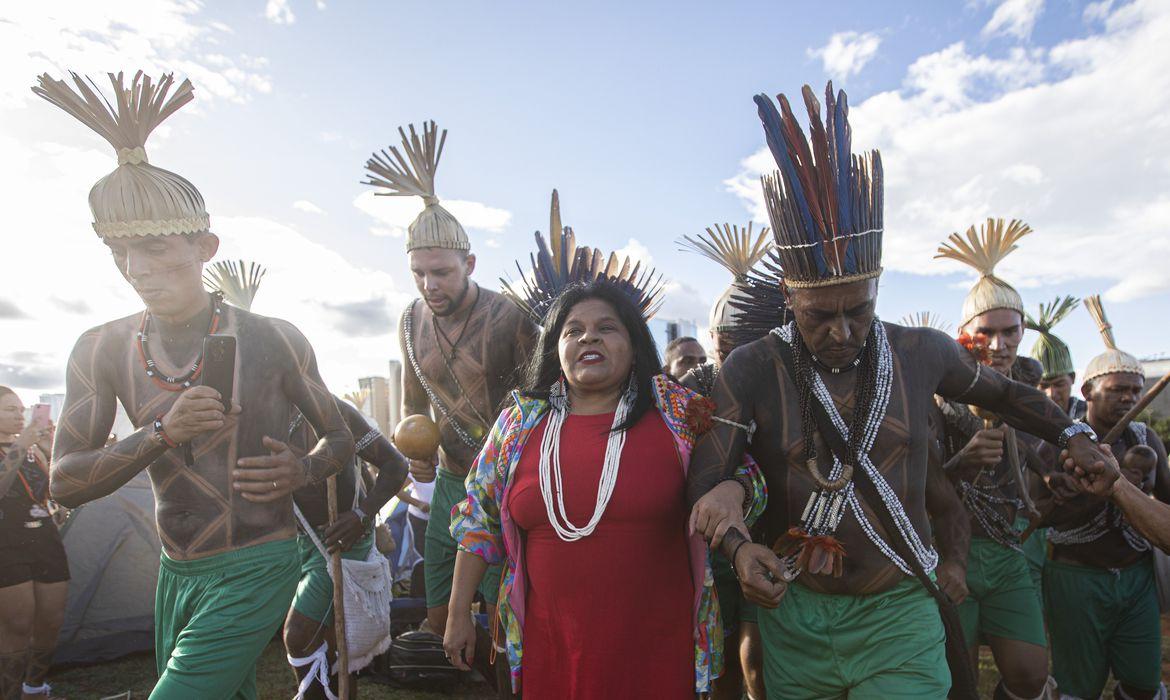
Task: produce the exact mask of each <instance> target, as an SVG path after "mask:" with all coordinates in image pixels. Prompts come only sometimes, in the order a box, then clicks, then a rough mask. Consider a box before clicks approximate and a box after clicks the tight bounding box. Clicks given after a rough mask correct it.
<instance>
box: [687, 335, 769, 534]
mask: <svg viewBox="0 0 1170 700" xmlns="http://www.w3.org/2000/svg"><path fill="white" fill-rule="evenodd" d="M763 350H764V348H763V347H762V341H759V342H756V343H752V344H750V345H747V346H744V347H742V348H737V349H736V350H734V351H733V352H732V353H731V354H730V355H728V357H727V361H726V362H724V364H723V368H722V369H721V370H720V371H719V375H718V376H717V377H716V378H715V389H714V391H713V392H712V395H711V398H712V400H713V401H714V402H715V415H716V416H719V417H720V418H724V419H726V420H729V421H733V422H735V423H739V424H740V425H749V424H750V423H751V421H752V420H753V419H754V418H755V392H756V387H758V386H759V384H760V377H759V373H758V371H757V364H758V362H759V359H760V357H761V353H762V352H763ZM778 428H779V427H778V426H777V429H778ZM746 449H747V432H746V431H745V430H743V429H742V428H739V427H737V426H734V425H728V424H727V423H724V422H723V421H714V424H713V427H712V428H711V430H710V431H708V432H707V433H706V434H705V435H703V436H702V437H700V438H699V440H698V442H697V443H696V444H695V449H694V451H693V452H692V453H691V464H690V467H689V469H688V471H687V500H688V502H689V504H690V505H692V506H693V505H694V504H695V503H696V502H697V501H698V500H699V499H700V498H702V497H703V495H704V494H706V493H707V492H708V491H710V490H711V488H712V487H714V486H715V484H716V483H717V482H718V481H719V480H720V479H722V478H723V477H725V476H731V475H732V473H734V471H735V469H736V466H737V465H739V464H742V463H743V453H744V450H746ZM775 497H777V498H784V495H783V494H777V495H776V496H775ZM724 547H727V543H726V541H725V542H724Z"/></svg>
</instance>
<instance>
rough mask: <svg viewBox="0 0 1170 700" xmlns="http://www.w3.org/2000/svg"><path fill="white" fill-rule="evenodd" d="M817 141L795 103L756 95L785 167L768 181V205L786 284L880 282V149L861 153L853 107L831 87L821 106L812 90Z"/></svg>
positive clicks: (809, 98) (809, 104)
mask: <svg viewBox="0 0 1170 700" xmlns="http://www.w3.org/2000/svg"><path fill="white" fill-rule="evenodd" d="M803 95H804V104H805V108H806V109H807V111H808V122H809V137H808V139H807V140H806V139H805V136H804V132H803V131H802V130H801V128H800V124H798V123H797V121H796V117H795V116H794V115H793V114H792V110H791V109H790V107H789V105H788V98H786V97H785V96H784V95H782V94H781V95H777V100H778V101H779V102H780V110H779V111H777V109H776V105H775V104H773V102H772V100H770V99H769V98H768V96H767V95H756V97H755V101H756V105H757V106H758V108H759V114H760V121H761V122H763V125H764V135H765V136H766V138H767V142H768V148H769V149H770V150H771V151H772V157H773V158H775V159H776V165H777V166H778V167H779V169H778V170H777V171H776V172H775V173H773V174H772V175H765V176H764V177H763V178H762V180H763V185H764V201H765V203H766V204H767V206H768V217H769V218H770V219H771V222H772V232H773V235H774V236H775V239H776V259H777V261H778V262H779V266H780V268H782V270H783V276H784V284H785V285H786V286H788V287H792V288H801V287H823V286H828V285H834V284H845V283H847V282H853V281H856V280H862V279H870V278H873V277H877V276H878V275H880V274H881V272H882V159H881V154H879V153H878V152H877V151H876V150H875V151H870V152H869V153H866V154H862V155H855V154H853V152H852V151H851V148H852V132H851V130H850V128H849V103H848V98H847V97H846V95H845V91H844V90H842V91H840V92H839V93H837V96H836V98H834V96H833V83H832V82H830V83H829V84H828V86H827V87H826V88H825V121H824V123H822V122H821V105H820V103H819V102H817V98H816V96H815V95H814V94H813V91H812V89H811V88H810V87H809V86H807V85H805V86H804V90H803Z"/></svg>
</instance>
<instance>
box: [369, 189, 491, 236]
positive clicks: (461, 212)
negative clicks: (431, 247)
mask: <svg viewBox="0 0 1170 700" xmlns="http://www.w3.org/2000/svg"><path fill="white" fill-rule="evenodd" d="M441 203H442V205H443V208H444V209H446V210H447V211H449V212H451V215H452V216H454V217H455V218H456V219H458V220H459V223H461V224H463V228H465V229H474V230H477V231H485V232H488V233H500V232H502V231H503V230H504V229H506V228H507V227H508V224H509V223H510V222H511V221H512V212H510V211H507V210H506V209H498V208H496V207H491V206H488V205H486V204H482V203H480V202H471V201H467V200H462V199H444V200H441ZM353 205H354V206H355V207H357V208H358V209H360V210H361V211H363V212H365V213H366V214H369V215H370V216H372V217H373V218H374V219H375V220H376V221H377V222H378V225H377V226H376V227H374V228H372V229H371V231H370V232H371V233H373V234H374V235H375V236H387V235H388V236H393V237H395V238H398V237H401V236H403V235H404V234H405V233H406V228H407V227H408V226H410V223H411V222H412V221H414V219H415V217H417V216H418V215H419V213H420V212H421V211H422V210H423V203H422V199H420V198H419V197H383V196H379V195H376V194H374V191H373V190H366V191H364V192H362V193H361V194H359V195H358V196H357V197H355V198H354V200H353ZM471 243H472V246H473V247H474V246H475V243H476V241H475V238H474V237H472V240H471Z"/></svg>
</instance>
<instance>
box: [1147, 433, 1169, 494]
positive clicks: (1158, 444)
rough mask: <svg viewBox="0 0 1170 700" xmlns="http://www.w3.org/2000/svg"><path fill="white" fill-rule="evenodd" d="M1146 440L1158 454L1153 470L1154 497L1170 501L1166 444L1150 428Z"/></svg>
mask: <svg viewBox="0 0 1170 700" xmlns="http://www.w3.org/2000/svg"><path fill="white" fill-rule="evenodd" d="M1146 442H1148V443H1149V445H1150V447H1152V448H1153V449H1154V453H1155V454H1157V455H1158V466H1157V467H1156V469H1155V470H1154V498H1156V499H1158V500H1159V501H1161V502H1163V503H1170V468H1168V466H1167V462H1166V445H1164V444H1162V440H1161V438H1159V437H1158V436H1157V435H1156V434H1155V433H1154V431H1153V430H1152V429H1151V430H1150V433H1149V436H1148V437H1147V438H1146Z"/></svg>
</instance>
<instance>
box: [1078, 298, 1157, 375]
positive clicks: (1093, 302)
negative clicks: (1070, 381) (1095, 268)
mask: <svg viewBox="0 0 1170 700" xmlns="http://www.w3.org/2000/svg"><path fill="white" fill-rule="evenodd" d="M1085 308H1086V309H1088V310H1089V315H1090V316H1092V317H1093V321H1094V322H1095V323H1096V324H1097V331H1098V332H1100V333H1101V340H1102V341H1104V343H1105V352H1103V353H1101V354H1100V355H1097V356H1096V357H1094V358H1093V359H1091V360H1089V366H1088V367H1086V368H1085V379H1084V381H1086V382H1087V381H1090V380H1092V379H1096V378H1097V377H1100V376H1103V375H1106V374H1138V375H1141V376H1143V377H1144V376H1146V369H1145V367H1142V363H1141V362H1139V361H1138V359H1137V358H1136V357H1134V356H1133V355H1130V354H1129V353H1127V352H1124V351H1122V350H1120V349H1118V347H1117V342H1116V341H1114V339H1113V325H1112V324H1110V323H1109V319H1108V318H1106V316H1105V307H1104V306H1102V305H1101V295H1099V294H1094V295H1092V296H1088V297H1085Z"/></svg>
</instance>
